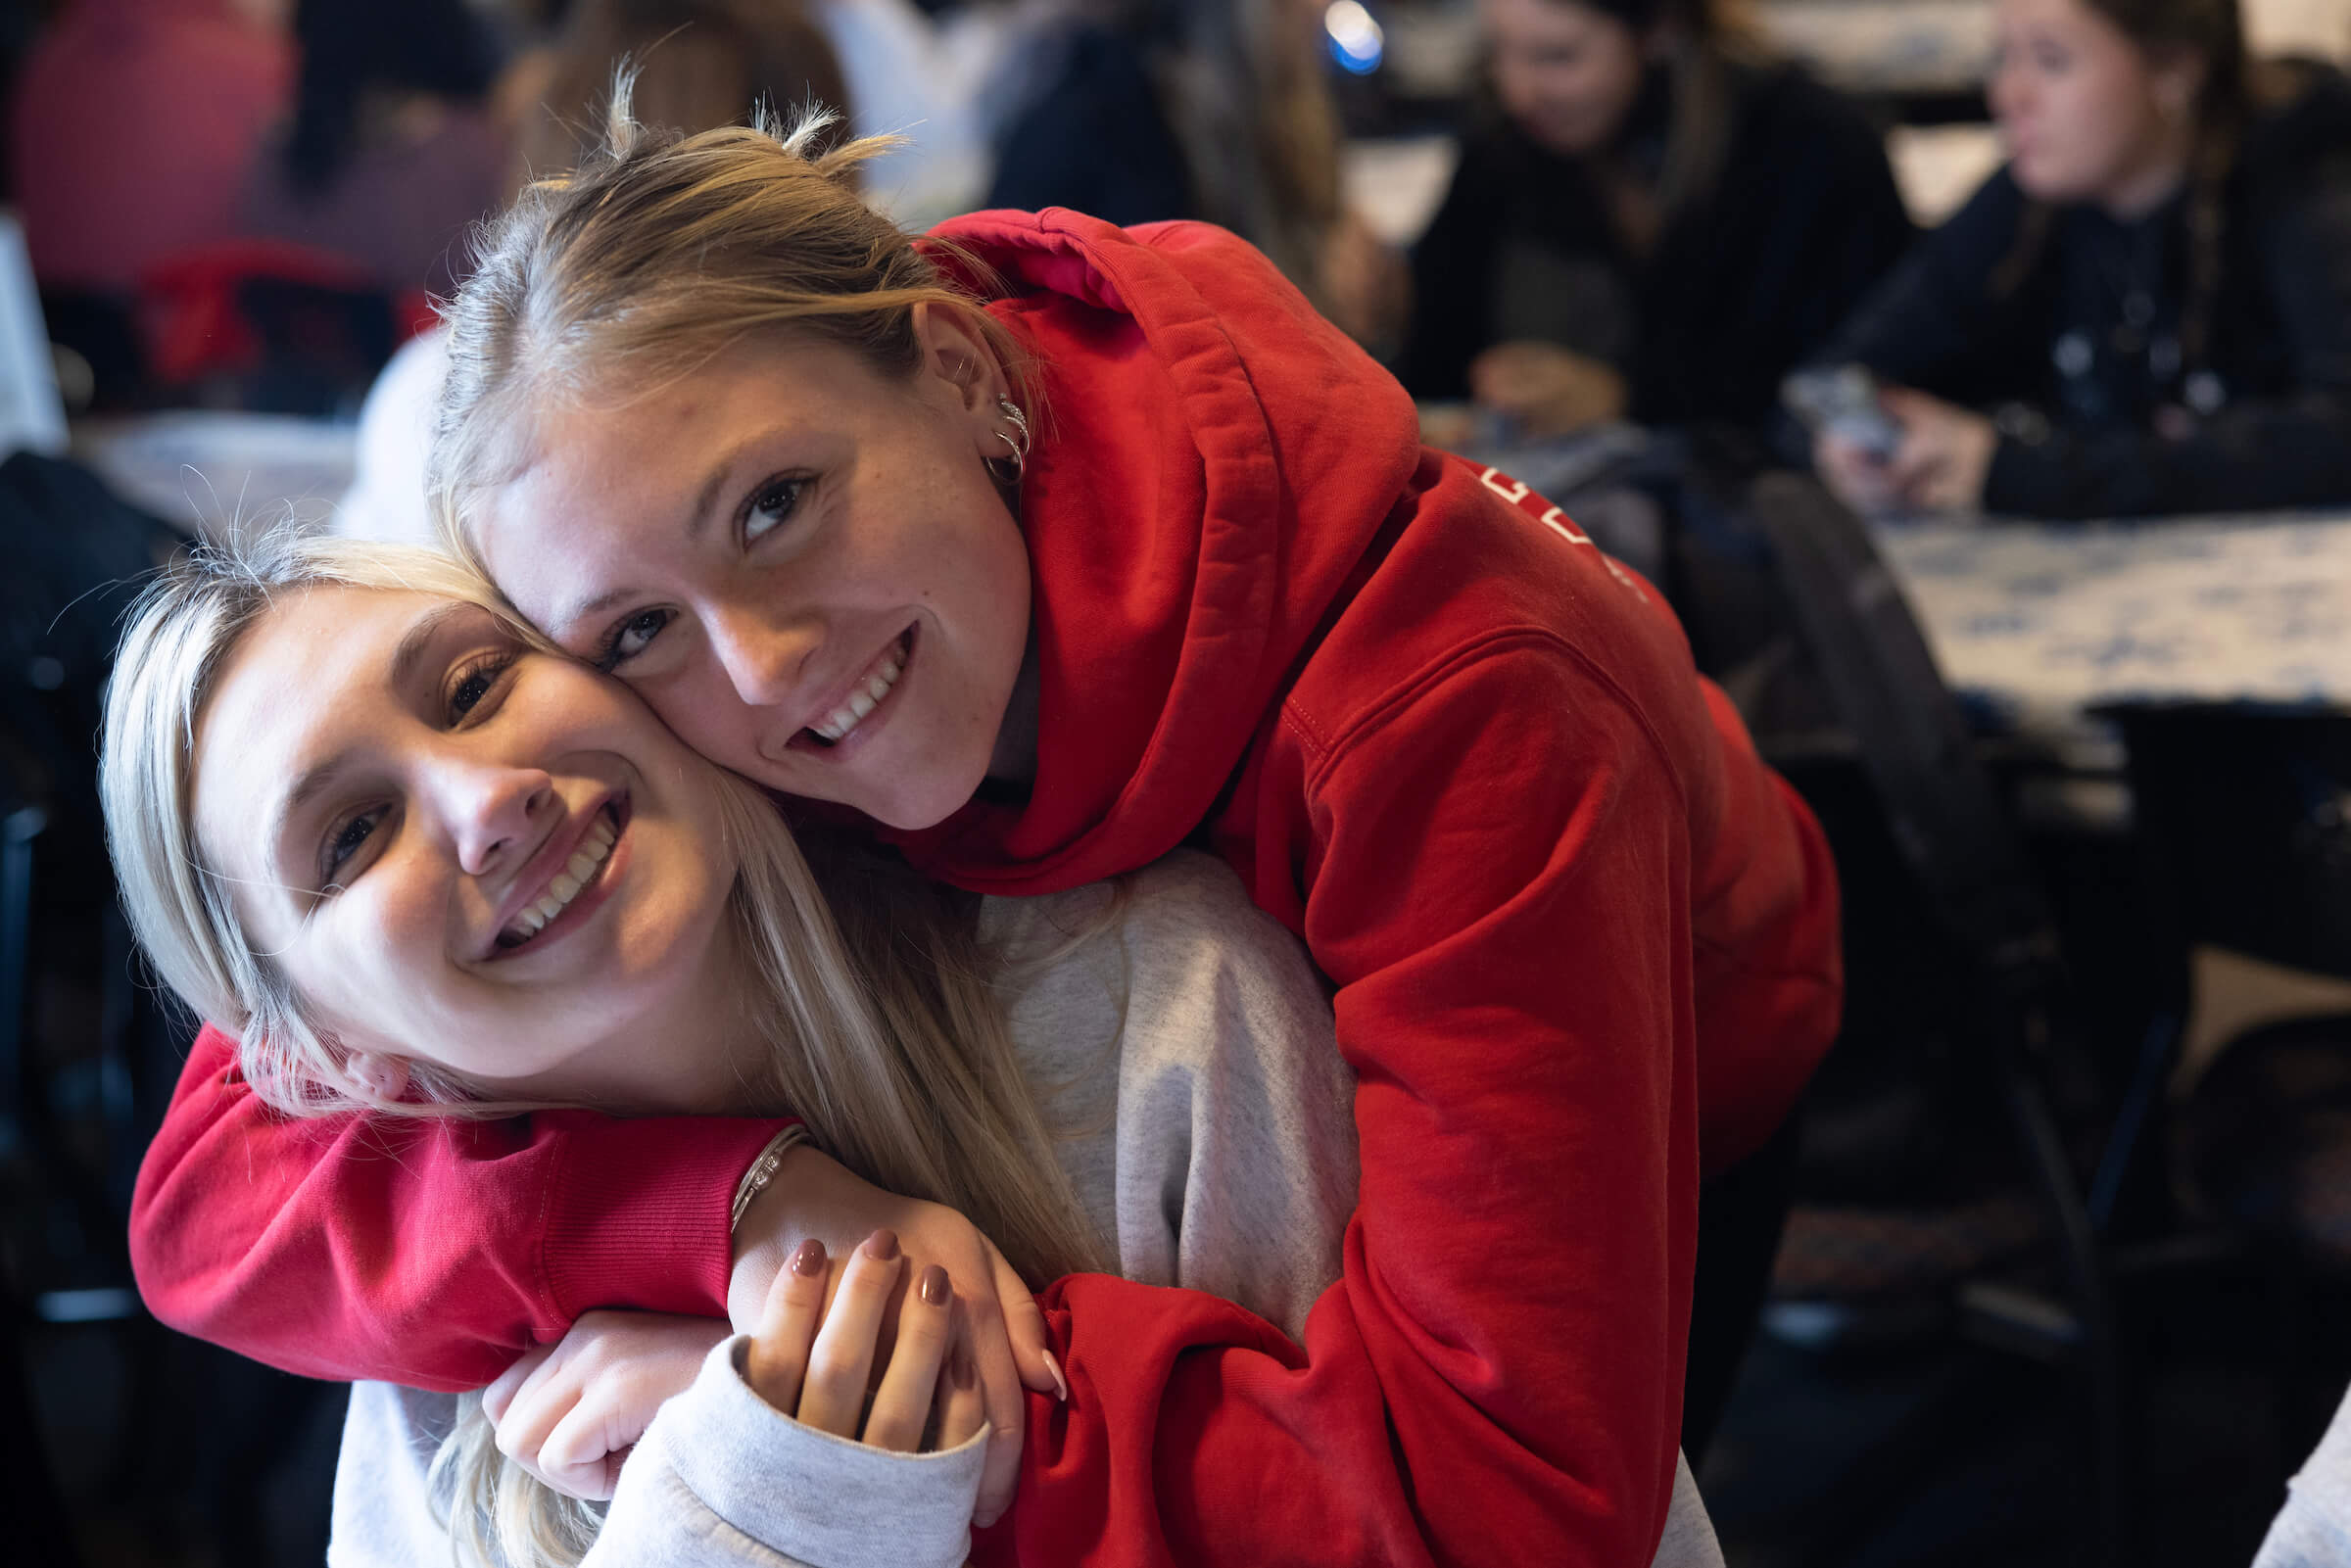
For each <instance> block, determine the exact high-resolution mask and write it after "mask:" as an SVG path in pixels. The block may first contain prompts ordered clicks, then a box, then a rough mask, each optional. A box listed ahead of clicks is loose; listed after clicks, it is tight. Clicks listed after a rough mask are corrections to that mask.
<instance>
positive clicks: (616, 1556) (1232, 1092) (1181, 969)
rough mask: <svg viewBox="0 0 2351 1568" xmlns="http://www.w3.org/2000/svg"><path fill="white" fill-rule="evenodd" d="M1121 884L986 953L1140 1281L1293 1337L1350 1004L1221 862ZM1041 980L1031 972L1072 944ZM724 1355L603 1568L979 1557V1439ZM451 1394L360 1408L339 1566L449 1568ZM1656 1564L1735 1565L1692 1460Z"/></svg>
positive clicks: (623, 1497)
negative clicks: (819, 1409)
mask: <svg viewBox="0 0 2351 1568" xmlns="http://www.w3.org/2000/svg"><path fill="white" fill-rule="evenodd" d="M1108 896H1109V892H1108V889H1107V888H1105V887H1100V886H1096V887H1087V888H1080V889H1077V890H1075V891H1073V892H1069V893H1064V894H1060V895H1057V896H1054V897H1048V898H1022V899H989V900H988V901H987V902H986V903H985V904H984V906H983V909H982V914H981V934H982V936H983V937H984V939H985V940H986V941H987V942H988V943H989V944H990V945H991V946H994V947H997V948H998V949H1000V950H1002V951H1005V952H1007V953H1009V954H1011V955H1013V957H1014V959H1015V968H1014V972H1013V974H1012V975H1011V976H1010V978H1009V979H1008V980H1007V982H1006V984H1005V987H1004V996H1005V1002H1006V1006H1007V1009H1008V1018H1009V1022H1010V1023H1011V1027H1012V1034H1013V1038H1014V1040H1015V1042H1016V1044H1017V1047H1018V1049H1019V1052H1020V1056H1021V1064H1022V1067H1023V1069H1024V1070H1025V1071H1026V1073H1027V1075H1028V1077H1029V1081H1030V1083H1031V1085H1032V1088H1034V1089H1035V1091H1036V1092H1037V1093H1038V1094H1039V1095H1040V1097H1042V1099H1043V1100H1044V1103H1045V1105H1046V1108H1047V1112H1048V1121H1049V1124H1051V1125H1054V1126H1056V1127H1062V1128H1069V1129H1073V1130H1072V1131H1070V1132H1069V1133H1067V1134H1066V1135H1065V1136H1064V1137H1063V1138H1062V1139H1061V1141H1060V1144H1059V1147H1058V1150H1057V1152H1058V1153H1059V1155H1060V1158H1061V1161H1062V1164H1063V1167H1064V1168H1065V1169H1066V1170H1067V1171H1068V1172H1069V1175H1070V1179H1071V1182H1072V1185H1073V1186H1074V1187H1075V1188H1076V1189H1077V1192H1078V1195H1079V1199H1080V1202H1081V1203H1082V1204H1083V1205H1084V1206H1085V1209H1086V1212H1087V1214H1088V1215H1089V1217H1091V1218H1092V1220H1093V1221H1094V1223H1095V1225H1096V1227H1097V1228H1098V1229H1099V1230H1100V1231H1101V1233H1102V1235H1103V1236H1104V1238H1105V1239H1106V1240H1108V1241H1111V1242H1112V1243H1114V1244H1115V1249H1116V1253H1117V1257H1118V1262H1119V1271H1120V1273H1121V1274H1123V1275H1125V1276H1126V1277H1127V1278H1128V1279H1133V1280H1140V1281H1142V1282H1144V1283H1146V1284H1161V1285H1179V1286H1183V1287H1185V1288H1187V1289H1191V1290H1198V1291H1205V1292H1208V1293H1210V1294H1212V1295H1216V1296H1222V1297H1224V1298H1225V1299H1227V1300H1229V1301H1232V1302H1236V1303H1238V1304H1239V1305H1241V1306H1242V1307H1247V1308H1248V1309H1249V1310H1251V1311H1253V1312H1256V1313H1257V1314H1258V1315H1259V1316H1261V1317H1264V1318H1265V1319H1267V1320H1268V1321H1269V1322H1271V1323H1274V1324H1276V1325H1278V1326H1279V1327H1280V1328H1281V1329H1282V1331H1283V1332H1284V1333H1286V1334H1288V1335H1289V1336H1290V1337H1291V1338H1293V1339H1299V1338H1302V1336H1303V1334H1304V1331H1305V1324H1306V1317H1307V1312H1308V1310H1309V1309H1310V1308H1311V1307H1313V1305H1314V1302H1315V1300H1316V1298H1317V1297H1319V1296H1320V1295H1321V1293H1322V1292H1323V1291H1324V1290H1325V1289H1326V1288H1327V1287H1328V1286H1329V1285H1330V1284H1331V1282H1333V1281H1334V1280H1336V1279H1337V1278H1338V1277H1339V1271H1340V1245H1341V1241H1342V1238H1343V1235H1344V1232H1345V1229H1346V1224H1347V1216H1348V1214H1349V1213H1350V1212H1352V1211H1353V1209H1354V1207H1355V1193H1356V1174H1357V1156H1356V1142H1355V1120H1354V1113H1353V1109H1352V1105H1353V1096H1354V1088H1355V1084H1354V1078H1353V1075H1352V1074H1351V1073H1350V1072H1349V1070H1348V1069H1347V1066H1346V1064H1345V1063H1344V1061H1342V1060H1341V1058H1340V1056H1339V1051H1338V1044H1337V1040H1336V1037H1335V1035H1334V1032H1333V1024H1332V1020H1331V1010H1330V1003H1329V1000H1328V997H1327V995H1326V993H1325V992H1324V990H1323V988H1322V983H1321V980H1320V978H1319V975H1317V974H1316V973H1315V971H1314V968H1313V967H1312V965H1311V964H1309V963H1308V961H1307V958H1306V955H1305V952H1304V950H1303V949H1301V948H1300V947H1299V945H1298V943H1297V941H1296V940H1295V939H1294V938H1293V937H1292V936H1291V935H1290V934H1289V933H1288V932H1287V931H1285V930H1283V929H1282V928H1281V927H1280V926H1278V925H1277V924H1276V923H1275V922H1274V921H1273V920H1272V919H1271V917H1270V916H1268V915H1266V914H1265V913H1264V912H1262V911H1260V910H1259V909H1257V908H1256V907H1255V906H1254V905H1252V904H1251V903H1250V902H1249V900H1248V897H1247V895H1246V894H1245V893H1244V892H1243V891H1242V889H1241V886H1240V883H1239V881H1238V880H1237V879H1235V878H1234V877H1233V875H1232V873H1231V872H1230V871H1229V870H1228V869H1227V868H1225V867H1224V866H1223V864H1222V863H1221V862H1218V861H1214V860H1211V859H1208V858H1207V857H1205V856H1201V855H1195V854H1190V853H1179V854H1176V855H1173V856H1170V857H1169V858H1168V859H1166V860H1163V861H1161V862H1159V863H1158V864H1156V865H1154V866H1151V867H1149V868H1146V869H1145V870H1143V871H1141V872H1139V873H1136V874H1135V875H1133V876H1132V877H1130V878H1129V879H1128V900H1127V904H1126V907H1125V909H1124V910H1123V911H1122V912H1121V914H1120V916H1119V918H1118V919H1117V920H1116V921H1115V922H1112V923H1109V924H1108V925H1101V924H1100V915H1101V912H1102V909H1103V907H1104V906H1103V902H1102V901H1103V900H1104V899H1106V898H1107V897H1108ZM1089 925H1092V926H1099V927H1100V928H1099V929H1097V930H1096V931H1095V932H1094V933H1093V934H1091V935H1089V936H1087V937H1085V938H1084V939H1083V940H1082V941H1080V943H1079V944H1078V945H1077V946H1076V947H1075V948H1074V949H1071V950H1068V951H1065V952H1061V953H1060V954H1059V955H1058V956H1057V957H1055V958H1054V959H1053V961H1052V962H1051V963H1049V964H1041V965H1035V966H1032V967H1031V968H1028V969H1026V970H1024V969H1023V968H1022V967H1021V966H1020V965H1019V963H1018V959H1019V956H1020V955H1021V954H1023V953H1031V954H1035V953H1045V952H1051V951H1053V950H1054V949H1056V948H1059V947H1062V946H1063V945H1064V944H1065V943H1066V940H1067V935H1068V933H1070V932H1073V931H1077V930H1082V929H1085V928H1086V927H1088V926H1089ZM747 1343H748V1342H747V1340H745V1339H744V1337H743V1336H740V1335H738V1336H735V1337H734V1338H731V1339H728V1340H726V1341H724V1342H722V1343H721V1344H720V1345H719V1346H718V1347H717V1348H716V1349H715V1350H713V1351H712V1352H711V1354H710V1356H709V1359H708V1360H707V1361H705V1362H704V1363H703V1366H702V1370H701V1373H700V1375H699V1376H698V1377H697V1378H696V1381H695V1383H694V1385H693V1386H692V1387H691V1388H690V1389H688V1390H687V1391H686V1392H685V1393H684V1394H681V1395H679V1396H678V1397H677V1398H676V1399H674V1400H672V1401H670V1402H669V1403H667V1404H666V1405H664V1406H663V1407H662V1409H661V1412H660V1414H659V1415H657V1416H656V1417H655V1418H654V1420H653V1423H652V1426H651V1427H650V1428H649V1429H648V1431H647V1433H646V1436H645V1439H644V1441H643V1442H641V1443H640V1444H639V1445H638V1446H637V1449H636V1450H635V1451H634V1452H633V1453H631V1454H630V1456H629V1460H628V1463H627V1464H626V1465H624V1466H622V1469H621V1478H620V1484H619V1487H618V1489H617V1491H616V1492H615V1494H614V1497H613V1499H612V1504H611V1508H610V1510H609V1511H608V1513H607V1514H606V1517H605V1522H604V1527H603V1531H602V1534H601V1535H600V1537H599V1539H598V1542H597V1544H596V1547H595V1549H594V1550H593V1551H592V1552H591V1553H590V1554H589V1557H588V1561H589V1562H590V1563H591V1564H595V1565H598V1568H623V1565H626V1568H685V1565H688V1564H705V1565H719V1568H795V1565H805V1568H865V1565H868V1564H871V1565H875V1568H882V1565H888V1568H920V1565H924V1564H933V1563H936V1564H955V1563H960V1562H962V1561H963V1559H964V1557H965V1555H966V1554H967V1552H968V1550H969V1543H970V1535H969V1530H970V1524H971V1514H972V1505H973V1502H974V1499H975V1498H976V1497H977V1496H978V1493H979V1482H980V1466H981V1460H982V1457H983V1454H982V1450H983V1448H984V1437H982V1438H975V1439H973V1440H972V1441H971V1442H969V1443H966V1444H964V1445H963V1446H961V1447H960V1448H956V1449H948V1450H946V1451H944V1452H939V1453H925V1454H903V1453H892V1452H888V1451H886V1450H883V1449H871V1448H867V1447H865V1446H864V1445H862V1444H857V1443H851V1442H847V1441H845V1440H843V1439H840V1438H836V1437H832V1436H830V1435H828V1434H825V1433H821V1432H816V1431H813V1430H811V1429H809V1428H807V1427H803V1426H801V1425H799V1424H798V1423H797V1422H795V1421H793V1420H792V1419H791V1418H790V1417H788V1416H786V1415H784V1414H783V1413H781V1412H780V1411H778V1410H776V1409H774V1408H773V1407H772V1406H770V1405H769V1404H767V1403H766V1402H765V1401H763V1400H761V1399H760V1398H759V1397H758V1396H757V1395H756V1394H754V1393H753V1392H752V1391H751V1389H750V1386H749V1384H747V1383H746V1382H745V1381H744V1377H743V1372H742V1367H743V1355H744V1348H745V1346H746V1345H747ZM460 1397H469V1396H455V1395H436V1394H422V1393H418V1392H416V1391H415V1390H412V1389H398V1388H394V1387H392V1386H391V1385H389V1384H375V1383H361V1384H358V1385H356V1386H355V1387H354V1388H353V1390H352V1402H351V1414H350V1417H349V1419H348V1421H347V1423H346V1425H345V1428H344V1435H343V1455H342V1460H341V1464H340V1467H339V1468H338V1470H337V1473H336V1476H335V1499H334V1539H333V1543H332V1544H331V1545H330V1546H329V1547H328V1549H327V1562H328V1564H329V1568H414V1565H418V1564H426V1563H437V1562H447V1561H448V1560H449V1539H448V1536H447V1534H446V1533H445V1532H444V1531H443V1530H442V1529H441V1528H440V1526H439V1525H438V1524H436V1523H435V1520H434V1515H433V1509H432V1506H431V1500H430V1497H429V1495H428V1491H427V1487H426V1482H425V1471H426V1468H427V1467H428V1466H429V1465H430V1463H431V1461H432V1455H433V1452H434V1450H435V1449H436V1448H437V1447H438V1445H439V1442H440V1438H441V1436H442V1435H443V1434H445V1433H446V1432H447V1431H448V1430H449V1428H450V1426H451V1424H452V1422H453V1420H454V1417H455V1410H456V1399H458V1398H460ZM1676 1469H1677V1473H1676V1475H1675V1481H1674V1494H1673V1502H1672V1507H1671V1510H1670V1512H1669V1514H1668V1516H1667V1520H1666V1527H1665V1533H1664V1538H1663V1540H1662V1541H1661V1542H1660V1543H1659V1545H1658V1550H1657V1555H1656V1562H1657V1564H1659V1565H1667V1564H1670V1565H1674V1568H1681V1565H1691V1568H1700V1565H1704V1568H1719V1565H1720V1563H1721V1561H1722V1555H1721V1551H1720V1549H1719V1547H1718V1546H1717V1545H1716V1544H1715V1541H1714V1532H1713V1528H1712V1526H1711V1525H1710V1524H1709V1523H1708V1522H1707V1519H1706V1515H1705V1508H1704V1505H1703V1503H1702V1502H1701V1501H1700V1500H1699V1496H1698V1488H1697V1485H1696V1483H1695V1482H1694V1481H1693V1480H1692V1479H1691V1476H1690V1469H1689V1466H1688V1464H1687V1463H1683V1462H1678V1461H1677V1467H1676Z"/></svg>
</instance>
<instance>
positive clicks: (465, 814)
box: [432, 758, 555, 877]
mask: <svg viewBox="0 0 2351 1568" xmlns="http://www.w3.org/2000/svg"><path fill="white" fill-rule="evenodd" d="M432 788H433V793H434V795H435V797H436V799H435V804H436V806H437V807H438V808H439V813H440V816H441V820H442V822H443V823H444V824H445V825H446V826H447V828H448V831H449V835H450V839H451V842H452V843H453V844H454V845H455V847H456V854H457V864H458V866H459V867H461V868H462V869H463V870H464V872H465V875H466V876H468V877H480V876H483V875H485V874H487V873H489V872H491V871H494V870H498V869H501V868H504V867H506V866H508V865H509V864H510V863H511V862H513V861H514V860H516V859H517V858H518V857H520V856H523V855H527V854H529V853H530V851H531V846H532V844H533V842H534V840H535V839H536V837H537V836H538V835H537V833H536V832H534V830H536V829H538V828H540V827H542V826H544V824H545V822H546V818H547V814H548V812H549V810H550V809H551V808H552V806H553V804H554V799H555V784H554V781H553V780H552V779H551V778H549V777H548V775H547V774H546V773H545V772H544V771H542V770H541V769H538V768H518V767H510V766H506V765H504V764H497V763H482V762H471V761H463V760H458V759H454V758H453V759H450V760H449V761H447V762H445V763H444V764H443V766H441V767H440V768H439V769H438V770H436V772H435V775H434V779H433V784H432Z"/></svg>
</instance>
